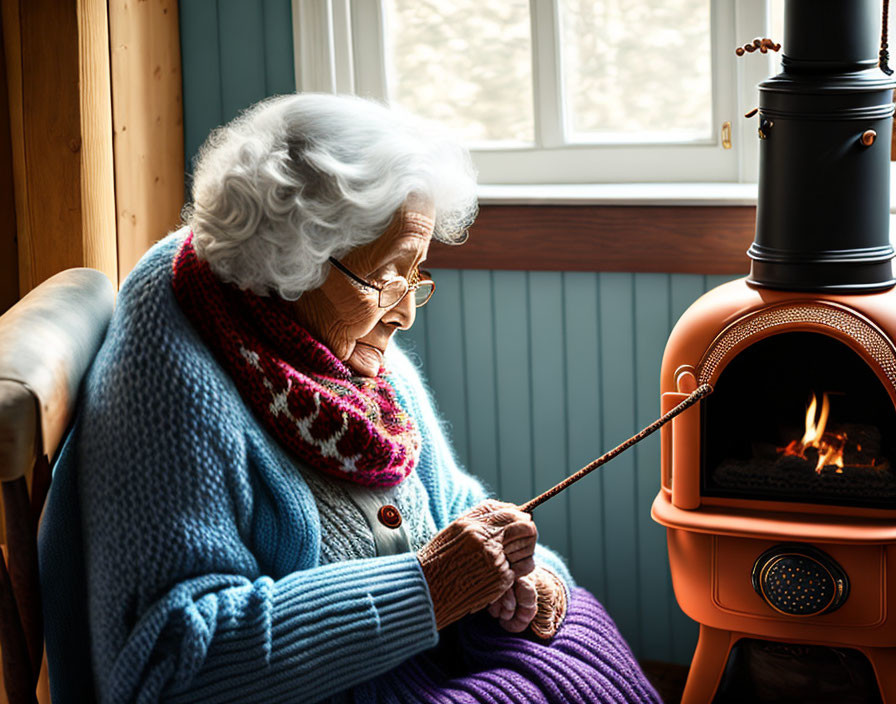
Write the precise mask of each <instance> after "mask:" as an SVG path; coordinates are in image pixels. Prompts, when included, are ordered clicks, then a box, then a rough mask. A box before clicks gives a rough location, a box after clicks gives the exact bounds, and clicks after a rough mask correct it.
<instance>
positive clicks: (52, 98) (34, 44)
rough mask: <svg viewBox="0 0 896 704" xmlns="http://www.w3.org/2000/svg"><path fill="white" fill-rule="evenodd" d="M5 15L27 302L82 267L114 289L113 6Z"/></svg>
mask: <svg viewBox="0 0 896 704" xmlns="http://www.w3.org/2000/svg"><path fill="white" fill-rule="evenodd" d="M0 8H2V16H3V38H4V51H5V55H6V65H7V77H8V96H9V114H10V131H11V138H12V145H13V171H14V181H15V199H16V214H17V222H16V224H17V231H18V257H19V260H18V261H19V290H20V293H22V294H24V293H26V292H28V291H29V290H31V289H32V288H33V287H34V286H36V285H37V284H38V283H40V282H41V281H43V280H44V279H46V278H48V277H50V276H52V275H53V274H55V273H56V272H58V271H61V270H62V269H67V268H69V267H73V266H91V267H94V268H96V269H99V270H100V271H103V272H104V273H105V274H106V275H107V276H109V278H110V279H112V280H113V281H114V280H115V279H116V271H117V261H116V254H115V249H116V248H115V209H114V202H113V195H112V194H113V174H112V159H111V154H112V152H111V149H112V110H111V102H110V98H109V65H108V61H109V45H108V34H107V32H106V26H107V25H106V23H107V20H106V4H105V2H100V1H99V0H78V1H76V0H64V1H61V2H60V1H57V0H29V1H28V2H25V1H24V0H2V3H0ZM79 87H80V90H79Z"/></svg>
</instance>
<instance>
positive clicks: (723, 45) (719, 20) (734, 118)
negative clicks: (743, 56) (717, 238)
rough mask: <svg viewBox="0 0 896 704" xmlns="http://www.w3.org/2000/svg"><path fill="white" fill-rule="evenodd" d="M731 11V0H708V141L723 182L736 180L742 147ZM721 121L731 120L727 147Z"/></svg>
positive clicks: (732, 13) (732, 4) (734, 36)
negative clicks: (710, 131)
mask: <svg viewBox="0 0 896 704" xmlns="http://www.w3.org/2000/svg"><path fill="white" fill-rule="evenodd" d="M738 1H739V0H735V2H738ZM735 11H736V10H735V7H734V3H732V2H731V0H711V4H710V34H711V37H712V49H711V51H712V54H711V56H712V127H713V139H712V141H713V143H714V144H715V146H716V148H717V149H718V153H719V155H720V159H721V161H722V164H723V169H724V172H725V176H724V180H726V181H737V180H738V176H739V174H738V159H739V155H740V154H741V150H742V149H743V148H744V138H743V129H742V127H743V124H742V123H743V120H742V115H741V114H740V113H738V109H739V103H738V82H737V67H736V65H735V60H736V59H737V55H736V54H735V53H734V49H735V47H736V46H737V44H736V42H737V39H736V37H737V32H736V23H735ZM725 122H730V123H731V142H732V148H731V149H724V148H723V146H722V125H723V124H724V123H725Z"/></svg>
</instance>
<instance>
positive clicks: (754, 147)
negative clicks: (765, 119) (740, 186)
mask: <svg viewBox="0 0 896 704" xmlns="http://www.w3.org/2000/svg"><path fill="white" fill-rule="evenodd" d="M734 4H735V35H736V37H737V39H736V43H735V46H739V45H743V44H745V43H746V42H749V41H752V40H753V38H754V37H768V36H769V6H768V2H767V0H735V3H734ZM771 39H774V40H775V41H776V42H779V43H780V42H781V41H782V40H783V39H784V37H771ZM732 51H733V49H732ZM773 57H774V55H773V54H772V53H771V52H769V53H768V54H760V53H759V52H754V53H752V54H745V55H744V56H741V57H739V58H738V59H737V68H736V75H737V86H738V91H737V115H736V116H735V119H736V120H737V127H738V129H737V131H738V132H739V133H740V135H741V137H740V140H739V143H740V147H739V149H740V159H739V162H740V168H739V174H738V180H739V181H741V182H742V183H756V181H757V180H758V179H759V137H758V136H757V134H756V128H757V126H758V122H757V120H758V118H757V117H753V118H752V119H747V118H745V117H744V114H745V113H747V112H749V111H750V110H752V109H753V108H755V107H759V89H758V88H757V85H758V84H759V83H761V82H762V81H764V80H765V79H766V78H768V77H769V75H771V73H772V67H773V65H774V58H773ZM734 125H735V123H734V122H732V127H734Z"/></svg>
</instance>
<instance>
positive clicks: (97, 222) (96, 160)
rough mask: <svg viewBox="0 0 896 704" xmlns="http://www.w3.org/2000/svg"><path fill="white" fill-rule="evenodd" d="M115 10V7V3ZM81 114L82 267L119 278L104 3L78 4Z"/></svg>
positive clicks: (80, 1) (92, 0) (94, 0)
mask: <svg viewBox="0 0 896 704" xmlns="http://www.w3.org/2000/svg"><path fill="white" fill-rule="evenodd" d="M112 4H113V5H114V4H115V3H112ZM77 8H78V59H79V61H78V66H79V72H78V75H79V78H80V84H79V87H80V90H79V91H78V98H79V101H80V108H81V110H80V115H81V226H82V229H81V242H82V250H81V252H82V254H81V256H82V259H83V262H84V264H83V265H84V266H89V267H92V268H94V269H99V270H100V271H102V272H104V273H105V274H106V275H107V276H108V277H109V278H110V279H111V280H112V281H113V282H115V281H117V277H118V252H117V246H116V228H115V168H114V162H113V157H112V82H111V78H110V75H109V15H108V10H107V7H106V0H77Z"/></svg>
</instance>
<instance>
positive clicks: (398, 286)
mask: <svg viewBox="0 0 896 704" xmlns="http://www.w3.org/2000/svg"><path fill="white" fill-rule="evenodd" d="M330 264H332V265H333V266H335V267H336V268H337V269H339V271H341V272H342V273H343V274H345V275H346V276H347V277H349V278H350V279H351V280H352V281H354V282H355V283H357V284H360V285H361V286H364V287H365V288H370V289H373V290H374V291H379V292H380V297H379V307H380V308H392V307H393V306H396V305H398V304H399V302H401V300H402V299H403V298H404V297H405V296H406V295H407V294H408V292H409V291H412V292H413V293H414V306H416V307H417V308H419V307H420V306H423V305H426V304H427V303H428V302H429V299H430V298H432V294H433V293H435V290H436V284H435V282H434V281H433V280H432V275H431V274H430V273H429V272H428V271H426V270H424V269H417V268H415V269H414V271H413V272H412V273H411V278H410V280H408V279H406V278H404V277H403V276H396V277H394V278H391V279H389V280H388V281H387V282H386V283H384V284H383V285H382V286H378V285H377V284H374V283H371V282H370V281H365V280H364V279H362V278H361V277H360V276H358V275H357V274H354V273H352V272H351V271H350V270H349V269H348V268H347V267H346V266H345V265H344V264H343V263H342V262H340V261H339V260H338V259H336V258H335V257H330Z"/></svg>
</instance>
